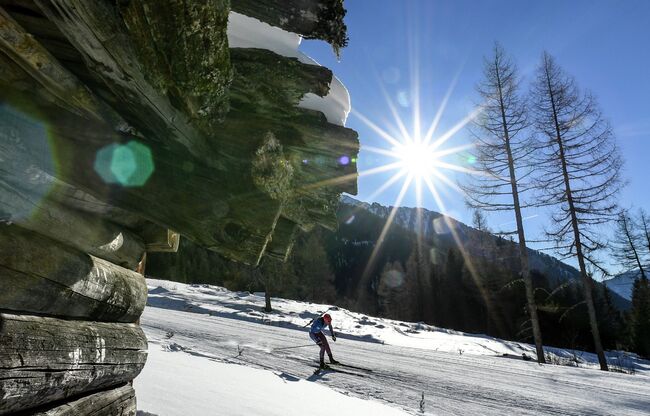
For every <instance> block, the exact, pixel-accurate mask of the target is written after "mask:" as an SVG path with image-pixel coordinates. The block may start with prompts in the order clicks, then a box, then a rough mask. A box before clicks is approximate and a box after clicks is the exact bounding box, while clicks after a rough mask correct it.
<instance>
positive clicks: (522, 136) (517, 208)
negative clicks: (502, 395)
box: [463, 43, 545, 363]
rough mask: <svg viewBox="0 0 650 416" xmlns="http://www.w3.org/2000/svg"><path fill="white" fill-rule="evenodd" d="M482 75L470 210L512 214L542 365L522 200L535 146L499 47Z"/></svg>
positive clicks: (513, 70)
mask: <svg viewBox="0 0 650 416" xmlns="http://www.w3.org/2000/svg"><path fill="white" fill-rule="evenodd" d="M483 75H484V79H483V81H482V82H481V83H480V84H479V85H478V86H477V91H478V93H479V95H480V96H481V100H482V102H481V104H480V106H481V108H482V111H481V113H480V114H479V116H478V117H477V118H476V119H475V120H474V124H473V127H474V128H472V129H471V131H472V134H473V136H474V139H475V140H474V142H475V155H476V169H477V170H478V171H479V174H478V175H472V176H471V177H470V179H469V182H468V183H466V184H463V188H464V191H465V194H466V195H467V203H468V205H469V206H470V207H472V208H474V209H477V210H485V211H512V212H514V215H515V223H516V230H515V231H512V232H510V233H509V234H516V235H517V236H518V240H519V257H520V262H521V276H522V280H523V282H524V285H525V288H526V301H527V304H528V313H529V315H530V321H531V326H532V331H533V338H534V341H535V347H536V350H537V361H538V362H539V363H544V362H545V358H544V349H543V344H542V333H541V330H540V325H539V319H538V316H537V305H536V303H535V296H534V294H535V291H534V288H533V282H532V279H531V275H530V267H529V262H528V249H527V246H526V236H525V233H524V223H523V215H522V210H523V209H524V208H526V206H527V205H526V204H525V202H524V201H523V200H522V198H521V196H522V194H523V193H525V192H527V191H529V190H530V189H531V186H530V184H529V183H527V179H528V177H529V176H530V169H529V168H530V166H529V164H528V162H527V160H528V158H529V156H530V154H531V148H532V146H531V140H530V137H529V135H528V130H529V129H528V128H529V122H528V118H527V115H526V103H525V102H524V100H522V98H521V97H520V95H519V82H520V80H519V77H518V74H517V67H516V65H515V64H514V63H513V62H512V61H511V60H510V59H509V58H508V57H507V56H506V54H505V52H504V50H503V48H502V47H501V46H500V45H499V44H498V43H497V44H495V45H494V52H493V55H492V56H490V57H489V58H486V59H485V61H484V67H483Z"/></svg>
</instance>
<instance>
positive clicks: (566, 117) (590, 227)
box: [531, 52, 622, 371]
mask: <svg viewBox="0 0 650 416" xmlns="http://www.w3.org/2000/svg"><path fill="white" fill-rule="evenodd" d="M531 92H532V101H533V105H532V110H533V112H534V119H535V125H536V129H537V130H538V132H539V133H540V136H541V137H540V141H539V144H540V146H539V152H537V156H538V157H539V163H538V168H537V169H538V175H536V176H537V177H538V179H539V187H540V190H541V191H542V192H541V202H542V203H548V204H552V205H553V206H554V212H553V215H552V224H551V225H550V228H549V229H547V234H548V236H549V237H550V238H551V239H552V240H553V241H554V242H555V248H556V250H557V252H558V253H559V254H560V255H561V256H563V257H564V258H570V257H573V258H576V259H577V261H578V265H579V268H580V275H581V278H582V282H583V286H584V294H585V303H586V305H587V311H588V313H589V324H590V327H591V332H592V335H593V339H594V347H595V349H596V353H597V355H598V361H599V363H600V368H601V370H604V371H607V369H608V367H607V360H606V358H605V353H604V351H603V347H602V343H601V340H600V333H599V330H598V322H597V320H596V310H595V308H594V302H593V296H592V290H593V280H592V277H591V274H590V273H589V272H588V270H587V266H588V265H589V267H590V269H593V270H600V271H604V269H603V268H602V267H601V265H600V264H599V262H598V260H597V258H596V253H597V252H598V251H599V250H600V249H603V248H604V247H605V244H604V243H603V242H602V241H601V239H600V238H599V237H600V235H599V231H602V230H600V229H599V228H600V226H602V225H603V224H605V223H607V222H609V221H611V220H613V219H614V218H615V217H616V212H617V206H616V200H615V196H616V194H617V192H618V191H619V189H620V187H621V179H620V174H621V165H622V161H621V158H620V156H619V152H618V148H617V146H616V143H615V141H614V137H613V135H612V131H611V128H610V126H609V124H608V123H607V122H606V121H605V120H604V119H603V117H602V114H601V112H600V110H599V109H598V106H597V103H596V100H595V99H594V97H593V96H592V95H591V94H589V93H582V92H581V91H580V90H579V89H578V87H577V85H576V83H575V81H574V79H573V78H572V77H570V76H568V75H567V74H566V73H564V71H563V70H562V69H561V68H560V67H559V66H558V65H557V63H556V62H555V60H554V58H553V57H552V56H551V55H549V54H548V53H546V52H544V54H543V56H542V60H541V63H540V65H539V68H538V70H537V76H536V79H535V80H534V82H533V87H532V91H531Z"/></svg>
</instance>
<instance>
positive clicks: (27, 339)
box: [0, 313, 147, 415]
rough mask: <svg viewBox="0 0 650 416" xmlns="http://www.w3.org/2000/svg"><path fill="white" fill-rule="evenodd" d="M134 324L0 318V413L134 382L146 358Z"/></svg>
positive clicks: (141, 335)
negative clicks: (0, 393)
mask: <svg viewBox="0 0 650 416" xmlns="http://www.w3.org/2000/svg"><path fill="white" fill-rule="evenodd" d="M146 350H147V340H146V337H145V335H144V332H143V331H142V329H141V328H140V327H139V326H137V325H135V324H116V323H102V322H84V321H66V320H61V319H55V318H47V317H37V316H28V315H13V314H8V313H2V314H0V392H2V396H1V397H2V398H1V399H0V400H1V403H2V405H1V406H0V415H6V414H10V413H13V412H17V411H19V410H25V409H30V408H36V407H38V406H42V405H45V404H47V403H52V402H55V401H57V400H63V399H68V398H73V397H75V396H78V395H80V394H82V393H85V392H92V391H96V390H100V389H104V388H107V387H110V386H117V385H120V384H123V383H126V382H128V381H130V380H132V379H133V378H135V377H136V376H137V375H138V374H139V373H140V371H141V370H142V368H143V367H144V363H145V361H146V357H147V352H146Z"/></svg>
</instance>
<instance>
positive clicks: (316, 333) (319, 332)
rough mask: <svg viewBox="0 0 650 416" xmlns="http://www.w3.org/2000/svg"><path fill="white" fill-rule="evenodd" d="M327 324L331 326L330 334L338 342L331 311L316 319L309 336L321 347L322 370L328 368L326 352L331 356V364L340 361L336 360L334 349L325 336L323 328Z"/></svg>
mask: <svg viewBox="0 0 650 416" xmlns="http://www.w3.org/2000/svg"><path fill="white" fill-rule="evenodd" d="M325 326H328V327H329V330H330V334H332V341H334V342H336V334H335V333H334V329H332V317H331V316H330V314H329V313H326V314H325V315H323V316H321V317H320V318H317V319H316V320H314V323H313V324H312V325H311V329H310V330H309V337H310V338H311V339H312V341H314V342H315V343H316V344H317V345H318V346H319V347H320V369H321V370H322V369H324V368H327V366H326V365H325V360H324V358H325V352H327V356H328V357H329V359H330V363H331V364H339V362H338V361H336V360H335V359H334V357H332V350H330V346H329V344H328V343H327V338H325V334H323V329H325Z"/></svg>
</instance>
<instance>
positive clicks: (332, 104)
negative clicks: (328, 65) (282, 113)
mask: <svg viewBox="0 0 650 416" xmlns="http://www.w3.org/2000/svg"><path fill="white" fill-rule="evenodd" d="M227 33H228V44H229V46H230V47H231V48H261V49H268V50H270V51H272V52H275V53H277V54H278V55H282V56H287V57H291V58H297V59H298V60H299V61H301V62H303V63H306V64H310V65H319V64H318V62H316V61H315V60H313V59H312V58H310V57H309V56H307V55H305V54H304V53H302V52H300V51H299V50H298V48H299V47H300V43H301V40H302V38H301V37H300V36H299V35H297V34H295V33H291V32H287V31H285V30H282V29H280V28H278V27H274V26H271V25H269V24H267V23H264V22H261V21H259V20H257V19H255V18H253V17H249V16H244V15H242V14H239V13H235V12H230V14H229V16H228V31H227ZM298 107H300V108H305V109H309V110H315V111H320V112H322V113H323V114H324V115H325V118H327V121H328V122H330V123H332V124H336V125H338V126H344V125H345V122H346V120H347V118H348V114H349V113H350V108H351V105H350V94H349V93H348V90H347V89H346V88H345V86H344V85H343V83H342V82H341V81H340V80H339V79H338V78H337V77H336V76H332V82H331V84H330V91H329V93H328V94H327V95H326V96H325V97H319V96H318V95H316V94H313V93H307V94H305V95H304V96H303V97H302V99H301V100H300V102H299V103H298Z"/></svg>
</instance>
